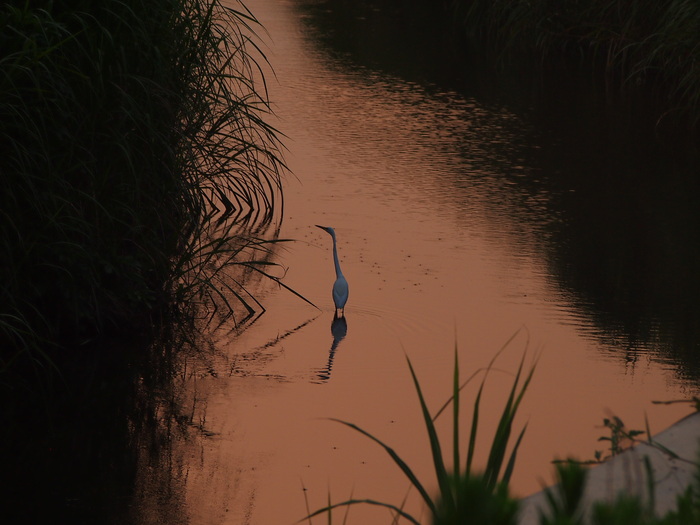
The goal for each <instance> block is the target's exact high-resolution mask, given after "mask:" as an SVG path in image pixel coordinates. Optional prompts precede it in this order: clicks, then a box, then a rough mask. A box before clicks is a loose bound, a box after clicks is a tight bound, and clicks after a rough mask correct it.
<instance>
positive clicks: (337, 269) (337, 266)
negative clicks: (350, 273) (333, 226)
mask: <svg viewBox="0 0 700 525" xmlns="http://www.w3.org/2000/svg"><path fill="white" fill-rule="evenodd" d="M331 237H333V262H334V263H335V276H336V277H342V276H343V272H341V271H340V261H339V260H338V248H337V246H336V242H335V235H333V234H331Z"/></svg>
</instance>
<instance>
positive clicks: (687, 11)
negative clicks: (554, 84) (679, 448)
mask: <svg viewBox="0 0 700 525" xmlns="http://www.w3.org/2000/svg"><path fill="white" fill-rule="evenodd" d="M446 2H447V4H448V5H449V6H450V8H451V12H452V14H453V15H454V17H455V19H456V22H457V24H458V26H459V27H460V28H462V30H463V31H465V32H466V33H467V34H468V35H469V36H470V37H472V38H473V39H474V40H476V41H480V42H485V43H487V44H488V45H489V47H491V48H492V49H493V50H494V51H495V54H496V55H497V56H501V57H503V56H506V55H513V54H516V55H519V56H522V55H523V53H527V54H530V55H533V56H535V57H537V58H538V59H540V60H547V59H549V58H554V59H562V58H563V59H567V60H568V59H574V60H577V61H578V60H582V61H583V62H586V63H589V64H596V65H600V66H601V67H602V69H603V71H604V72H605V75H606V77H607V79H609V80H610V81H612V82H613V83H615V84H617V85H618V86H621V87H623V88H624V87H625V86H630V85H638V84H645V85H650V86H652V87H654V88H656V89H657V90H658V92H659V93H660V94H662V98H663V99H664V106H665V108H666V111H667V112H669V113H673V114H679V115H682V116H683V117H684V118H685V119H686V120H689V121H690V122H691V123H692V124H698V123H700V67H698V64H700V3H699V2H697V1H695V0H661V1H658V0H591V1H588V2H579V1H577V0H531V1H522V0H446Z"/></svg>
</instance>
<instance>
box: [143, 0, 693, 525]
mask: <svg viewBox="0 0 700 525" xmlns="http://www.w3.org/2000/svg"><path fill="white" fill-rule="evenodd" d="M363 5H364V4H363ZM377 5H380V4H377ZM248 6H249V7H250V9H251V10H252V12H253V13H254V14H255V15H256V16H257V17H258V18H259V19H260V21H261V23H262V25H263V26H264V27H265V29H266V31H267V34H266V35H263V37H262V38H263V41H264V44H263V50H264V51H265V53H266V55H267V57H268V59H269V60H270V62H271V65H272V67H273V68H274V71H275V77H274V78H273V77H270V78H269V79H268V87H269V90H270V97H271V99H272V100H273V103H274V109H275V112H276V115H277V117H278V118H279V121H278V122H276V123H275V124H276V125H277V126H278V128H279V129H280V131H281V132H283V133H284V134H285V135H286V137H287V138H286V139H285V145H286V146H287V148H288V152H287V156H286V159H287V162H288V164H289V166H290V168H291V170H292V172H293V173H294V174H295V176H296V179H295V178H290V179H289V180H288V182H287V186H286V190H285V211H284V217H283V222H282V226H281V232H280V236H281V237H282V238H286V239H295V242H291V243H286V244H284V245H281V246H279V247H278V249H277V251H276V253H275V257H274V260H275V262H277V263H279V265H281V266H280V268H278V273H277V275H280V276H281V275H284V280H283V282H284V283H285V284H287V285H288V286H290V287H292V288H293V289H294V290H296V291H298V292H299V293H301V294H302V295H304V296H305V297H306V298H308V299H309V300H311V301H312V302H313V303H315V304H316V305H318V307H319V308H320V310H318V309H315V308H313V307H312V306H310V305H309V304H307V303H305V302H303V301H301V300H300V299H299V298H298V297H296V296H295V295H293V294H291V293H289V292H288V291H286V290H284V289H282V288H280V287H278V286H277V285H274V284H273V283H269V282H265V281H262V282H261V283H259V285H257V286H256V287H255V290H252V291H253V293H254V294H255V295H256V297H257V299H258V300H259V301H261V303H262V304H264V306H265V308H266V309H267V311H266V313H265V314H264V315H263V316H261V317H260V318H258V320H257V321H256V322H255V323H253V324H252V325H250V326H249V327H248V328H247V329H246V330H245V331H244V332H242V333H236V332H234V331H232V330H231V329H230V328H231V327H230V326H228V327H227V326H225V327H223V328H222V329H219V330H217V331H215V332H213V333H211V334H209V336H210V338H211V341H212V345H211V348H210V349H209V350H208V351H207V352H205V353H204V354H200V355H198V356H196V357H190V358H187V359H186V361H185V362H184V363H183V366H182V370H183V373H182V374H181V377H179V378H178V379H177V381H178V382H179V384H180V387H181V389H182V391H183V394H182V396H181V402H182V403H183V407H182V409H181V410H182V412H183V413H187V414H189V415H190V416H191V419H192V421H195V422H197V425H196V426H197V429H198V431H197V432H192V431H191V432H189V433H186V435H184V436H183V437H181V438H178V437H177V436H178V435H179V434H178V433H176V432H174V433H173V436H172V438H173V443H172V450H171V451H170V453H169V454H168V456H167V458H162V459H161V461H160V464H159V466H158V467H157V468H155V469H154V468H153V463H152V462H150V463H148V462H146V463H148V466H146V463H144V466H143V467H142V468H141V470H140V472H139V474H138V476H137V480H138V481H137V490H138V492H139V493H140V494H142V496H141V501H139V502H138V505H137V509H138V512H137V513H138V514H139V516H140V517H139V520H140V521H141V522H142V523H155V522H157V521H158V520H159V519H162V517H163V515H166V516H169V517H170V518H171V519H172V517H173V516H174V515H177V517H178V519H179V520H181V521H182V522H186V523H190V524H193V525H199V524H201V525H204V524H212V523H217V524H236V525H238V524H244V523H245V524H251V525H258V524H266V525H267V524H291V523H295V522H296V521H297V520H299V519H300V518H302V517H303V516H304V515H305V514H306V512H307V503H306V502H305V500H306V499H308V506H309V507H310V508H311V510H314V509H316V508H319V507H321V506H323V505H325V504H326V503H327V500H328V497H329V495H330V497H331V499H332V500H333V501H342V500H345V499H348V498H350V497H354V498H372V499H377V500H381V501H386V502H390V503H394V504H398V505H400V504H401V502H402V500H403V498H404V496H405V495H406V493H407V490H408V486H409V483H408V482H407V480H406V479H405V478H404V477H403V475H402V474H401V473H400V472H399V471H398V469H397V468H396V467H395V466H394V465H393V463H392V462H391V460H390V459H389V458H388V456H386V454H385V453H384V452H383V451H382V450H381V449H380V448H379V447H378V446H377V445H376V444H373V443H371V442H370V441H369V440H367V439H366V438H364V437H363V436H361V435H359V434H358V433H355V432H353V431H352V430H350V429H348V428H346V427H344V426H342V425H340V424H338V423H335V422H332V421H329V420H328V418H339V419H343V420H346V421H350V422H353V423H356V424H358V425H359V426H361V427H363V428H364V429H366V430H368V431H369V432H371V433H373V434H375V435H376V436H378V437H379V438H381V439H382V440H384V441H385V442H386V443H388V444H390V445H391V446H393V447H394V448H395V450H396V451H397V452H398V453H399V454H400V455H401V456H402V457H403V458H404V459H405V460H406V461H407V462H408V463H409V464H410V465H411V466H413V467H414V469H415V472H416V473H417V475H418V476H419V477H420V478H421V479H424V480H425V483H426V485H428V486H429V487H431V489H434V488H435V483H434V480H433V477H432V471H431V462H430V457H429V453H430V452H429V448H428V445H427V437H426V435H425V430H424V428H423V425H422V423H421V419H420V417H421V416H420V412H419V406H418V401H417V397H416V395H415V390H414V388H413V385H412V382H411V379H410V375H409V372H408V368H407V364H406V359H405V356H409V357H410V359H411V361H412V362H413V365H414V367H415V369H416V371H417V374H418V377H419V379H420V381H421V384H422V386H423V388H424V392H425V394H426V397H427V400H428V403H429V405H430V406H431V407H432V408H433V409H434V410H436V409H437V408H438V407H439V406H440V405H441V404H442V403H443V402H444V401H446V400H447V398H448V396H449V393H450V381H451V370H452V366H453V357H454V351H455V345H457V348H458V352H459V362H460V368H461V370H462V374H463V376H464V377H465V378H466V377H468V375H469V374H471V373H472V372H474V371H476V370H478V369H480V368H482V367H485V366H486V365H487V364H488V363H489V361H490V360H491V359H492V357H493V356H494V355H495V353H496V352H497V351H498V350H499V349H500V348H501V347H502V346H503V345H504V344H505V343H506V341H507V340H508V339H509V338H510V337H511V336H513V335H514V334H515V337H514V339H513V341H512V342H511V343H510V344H509V345H507V346H506V348H505V350H504V352H503V354H502V355H501V357H500V358H499V360H498V361H497V364H496V367H497V368H498V371H494V372H493V373H492V375H491V376H490V379H489V382H488V388H487V389H486V392H485V400H484V403H485V404H484V407H483V409H482V410H483V416H482V422H481V424H482V426H483V427H482V431H483V434H482V439H481V440H480V441H479V443H478V445H477V446H478V447H480V449H477V455H479V454H480V455H479V460H480V461H484V460H485V456H486V453H487V451H486V446H487V445H488V444H489V440H490V436H491V435H492V433H493V431H494V429H495V423H496V421H497V418H498V416H499V415H500V409H501V407H502V404H503V402H504V397H505V395H506V394H507V390H508V388H509V386H510V382H511V381H512V378H513V377H512V374H513V373H514V372H515V370H516V368H517V364H518V362H519V360H520V359H521V358H522V356H523V354H524V353H526V363H527V364H529V363H532V362H533V361H534V360H537V369H536V372H535V376H534V379H533V382H532V384H531V387H530V389H529V391H528V393H527V394H526V397H525V401H524V404H523V406H522V408H521V413H520V416H519V418H518V420H517V427H518V428H520V427H521V426H522V425H524V424H526V423H527V425H528V428H527V432H526V435H525V440H524V442H523V444H522V447H521V452H520V456H519V460H518V464H517V465H516V470H515V474H514V478H513V481H512V489H513V491H514V492H515V493H516V494H518V495H523V496H524V495H527V494H529V493H531V492H534V491H537V490H538V489H539V488H540V487H541V483H543V482H549V481H550V480H551V471H552V466H551V464H550V461H551V460H552V459H554V458H557V457H558V458H563V457H567V456H574V457H577V458H579V459H590V458H592V457H593V453H594V451H595V450H596V449H599V450H601V449H604V448H605V446H604V444H603V443H599V442H598V441H597V439H598V437H600V436H601V435H604V434H605V429H603V428H602V426H601V424H602V420H603V418H604V417H609V416H610V415H611V414H615V415H618V416H619V417H621V418H622V419H623V420H624V421H625V422H626V423H627V424H628V426H629V427H630V428H634V429H643V428H644V418H645V416H646V417H648V419H649V422H650V425H651V429H652V431H653V432H658V431H660V430H662V429H663V428H665V427H666V426H668V425H669V424H671V423H673V422H674V421H676V420H677V419H679V418H680V417H682V416H683V415H685V414H686V413H688V412H689V408H688V407H687V406H670V407H669V406H665V407H660V406H657V405H653V404H652V401H653V400H667V399H678V398H685V397H688V396H690V395H693V394H696V393H697V390H698V388H697V387H698V372H699V370H700V368H699V367H698V355H699V353H698V350H699V349H698V343H697V335H698V320H699V319H700V315H699V314H700V311H699V308H698V305H697V301H696V297H697V295H698V294H697V292H698V288H699V286H698V284H699V281H698V277H697V268H698V267H699V265H698V262H700V261H699V260H698V259H699V257H698V246H699V244H698V240H699V239H698V237H699V235H698V225H699V224H700V221H699V220H698V218H699V217H698V211H697V208H696V206H695V203H696V202H697V198H696V197H697V195H698V187H697V185H698V182H697V177H696V176H695V175H696V174H697V167H698V163H697V158H694V157H693V155H694V154H693V153H692V150H690V149H688V148H681V147H678V143H677V141H676V140H675V139H669V138H668V136H667V135H664V136H654V133H653V131H652V130H651V129H650V128H648V127H647V126H646V123H644V122H639V123H637V122H636V121H634V120H633V118H632V116H630V115H629V114H628V113H626V112H625V111H624V110H620V109H618V110H616V111H618V113H617V114H615V113H614V112H613V111H612V110H609V109H606V107H607V106H606V104H605V94H604V93H597V92H596V91H595V90H593V89H592V88H590V87H589V86H586V85H584V84H582V82H581V80H580V78H574V77H573V76H571V77H568V80H567V76H566V75H564V74H561V75H560V76H559V77H558V79H557V81H556V83H552V82H550V81H549V80H548V79H547V78H545V79H544V80H540V81H534V80H528V75H526V74H522V72H516V73H512V72H510V73H508V72H503V73H501V74H499V75H495V74H492V73H488V72H486V71H481V72H480V70H478V69H470V68H469V67H466V66H464V64H465V63H466V62H459V61H458V60H461V59H463V58H464V57H456V56H449V55H448V56H445V55H444V53H443V55H442V56H439V55H438V52H437V51H435V50H434V49H436V48H439V45H438V44H436V45H435V46H431V45H426V40H425V38H426V35H428V37H429V38H428V40H429V41H431V42H436V41H439V40H440V39H442V38H444V36H442V35H441V33H439V32H438V33H436V35H438V36H434V35H432V36H431V35H430V27H429V26H427V25H417V23H416V22H415V21H413V20H411V19H408V18H404V17H400V16H396V15H395V14H393V13H391V12H387V11H385V10H382V9H381V8H379V7H377V6H374V8H364V7H359V6H355V5H354V4H353V7H352V10H351V11H350V12H343V11H342V10H339V9H338V8H336V7H334V3H331V2H326V1H323V0H319V1H313V2H311V1H305V0H298V1H293V0H287V1H278V0H254V1H250V2H248ZM423 22H425V20H423ZM417 28H418V29H417ZM419 29H424V30H425V32H426V33H425V34H423V35H421V32H420V30H419ZM433 36H434V38H433ZM419 37H420V38H419ZM421 38H423V39H424V40H421ZM451 61H453V62H451ZM459 64H462V65H461V66H460V65H459ZM617 107H618V108H619V107H623V106H619V105H618V106H617ZM316 224H321V225H324V226H332V227H334V228H335V229H336V233H337V235H338V250H339V254H340V260H341V264H342V267H343V271H344V273H345V275H346V277H347V279H348V281H349V283H350V300H349V302H348V306H347V308H346V320H347V327H346V331H345V330H344V331H343V332H344V334H345V335H344V336H343V334H342V333H341V334H340V335H339V334H338V331H336V333H335V335H334V334H333V333H332V332H331V322H332V319H333V304H332V300H331V294H330V290H331V285H332V282H333V280H334V278H335V276H334V273H333V262H332V256H331V239H330V237H329V236H328V235H327V234H326V233H325V232H323V231H321V230H319V229H318V228H316V227H315V226H314V225H316ZM334 337H335V339H336V340H335V341H334ZM471 386H472V388H467V389H465V398H464V400H463V405H464V408H465V417H464V421H465V422H466V421H467V420H468V419H469V416H470V414H469V409H470V406H471V402H472V400H473V398H474V395H475V390H476V387H478V384H476V383H475V384H474V385H471ZM442 423H443V425H442V426H441V429H442V431H444V434H443V435H444V437H445V439H449V433H448V432H447V430H448V426H447V424H448V423H449V422H448V421H447V420H445V421H444V422H442ZM464 435H466V431H465V433H464ZM166 459H167V460H166ZM164 480H167V482H166V481H164ZM163 486H167V487H168V498H165V499H164V497H163V491H162V487H163ZM303 488H304V489H305V490H303ZM164 501H171V502H175V504H174V505H171V506H170V507H169V506H168V505H169V504H168V505H166V504H165V503H164ZM406 509H408V510H410V511H412V512H414V513H415V514H416V515H420V513H421V511H420V505H419V502H418V498H417V495H416V494H415V493H409V496H408V502H407V503H406ZM335 519H338V518H335ZM317 522H318V523H325V522H326V521H325V518H320V519H317ZM389 522H390V519H389V518H388V517H387V514H386V512H385V511H381V509H379V510H378V509H376V508H361V507H354V508H353V509H352V510H351V512H350V517H349V520H348V523H378V524H379V523H389Z"/></svg>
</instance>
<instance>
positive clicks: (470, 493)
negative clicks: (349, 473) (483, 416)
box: [308, 335, 534, 524]
mask: <svg viewBox="0 0 700 525" xmlns="http://www.w3.org/2000/svg"><path fill="white" fill-rule="evenodd" d="M514 337H515V335H514V336H513V337H511V339H509V341H508V343H506V345H504V346H503V348H501V350H500V351H499V352H498V353H497V354H496V356H494V358H493V359H492V360H491V362H490V363H489V365H488V367H487V368H486V370H485V372H484V378H483V380H482V382H481V385H480V387H479V391H478V393H477V396H476V400H475V402H474V406H473V415H472V421H471V430H470V434H469V439H468V441H467V449H466V460H464V464H463V465H464V466H462V461H463V459H462V446H461V438H460V434H459V422H460V393H461V390H462V389H463V388H464V387H465V386H466V385H467V384H468V383H469V382H470V381H471V380H472V379H474V378H475V377H476V375H477V373H478V372H477V373H475V374H472V376H471V377H469V379H468V380H467V381H465V382H464V383H462V382H461V380H460V376H459V360H458V354H457V349H456V348H455V359H454V374H453V381H452V396H451V397H450V399H449V400H448V401H447V402H446V403H445V404H444V405H443V406H442V408H440V410H438V411H437V413H436V414H435V416H433V415H431V413H430V411H429V409H428V407H427V405H426V403H425V398H424V396H423V392H422V389H421V386H420V383H419V381H418V378H417V376H416V374H415V371H414V369H413V365H412V364H411V361H410V360H408V359H407V361H408V367H409V370H410V372H411V377H412V378H413V383H414V386H415V388H416V392H417V394H418V400H419V402H420V407H421V412H422V414H423V421H424V423H425V428H426V430H427V432H428V438H429V442H430V450H431V454H432V459H433V468H434V471H435V475H436V477H437V481H438V486H439V495H438V496H437V497H436V498H433V497H431V496H430V494H428V491H427V490H426V488H425V486H424V485H423V483H422V482H421V481H420V480H419V479H418V477H417V476H416V475H415V473H414V472H413V470H412V469H411V468H410V466H409V465H408V464H407V463H406V462H405V461H404V460H403V459H402V458H401V457H400V456H399V455H398V454H397V453H396V452H395V451H394V449H393V448H391V447H390V446H389V445H387V444H386V443H384V442H383V441H381V440H380V439H378V438H377V437H375V436H374V435H372V434H370V433H369V432H367V431H365V430H363V429H362V428H360V427H358V426H357V425H354V424H353V423H348V422H346V421H341V420H337V419H334V421H338V422H340V423H342V424H344V425H346V426H348V427H350V428H352V429H354V430H356V431H357V432H359V433H361V434H363V435H364V436H366V437H368V438H369V439H371V440H372V441H374V442H375V443H377V444H378V445H380V446H381V447H382V448H384V450H385V451H386V452H387V454H389V456H390V457H391V459H392V460H393V461H394V463H395V464H396V465H397V466H398V467H399V468H400V469H401V471H402V472H403V473H404V475H405V476H406V477H407V478H408V480H409V481H410V483H411V486H412V487H413V488H415V489H416V490H417V491H418V493H419V494H420V496H421V498H422V499H423V502H424V503H425V505H426V507H427V508H428V511H429V513H430V515H431V517H432V520H433V523H436V524H449V523H469V522H470V521H469V520H475V519H477V518H478V519H479V520H481V521H473V522H475V523H491V524H499V523H503V524H505V523H514V522H515V521H514V520H515V517H516V514H517V508H518V507H517V502H516V501H515V500H514V499H512V498H511V497H510V496H509V494H508V483H509V481H510V477H511V475H512V473H513V468H514V466H515V460H516V457H517V452H518V449H519V447H520V443H521V441H522V438H523V436H524V433H525V428H523V429H522V430H521V431H520V433H519V434H518V435H517V437H516V439H515V442H514V444H513V445H512V449H511V451H510V454H509V455H508V454H507V450H508V448H509V446H510V442H511V432H512V428H513V421H514V419H515V416H516V413H517V411H518V407H519V406H520V403H521V401H522V398H523V395H524V394H525V391H526V390H527V387H528V385H529V383H530V380H531V378H532V374H533V373H534V366H533V367H532V368H531V369H530V370H529V372H527V373H526V374H525V375H524V376H523V366H524V359H525V356H524V355H523V359H522V360H521V362H520V365H519V367H518V371H517V373H516V375H515V379H514V380H513V385H512V387H511V390H510V393H509V396H508V399H507V401H506V403H505V406H504V408H503V412H502V414H501V418H500V420H499V422H498V425H497V427H496V432H495V434H494V437H493V440H492V444H491V449H490V452H489V455H488V459H487V463H486V467H485V468H484V470H483V471H482V472H477V471H476V469H475V468H474V466H473V460H474V452H475V446H476V439H477V434H478V430H479V417H480V415H479V410H480V406H481V396H482V393H483V389H484V386H485V384H486V379H487V378H488V375H489V372H490V371H491V370H492V369H493V365H494V363H495V361H496V359H497V358H498V356H499V355H500V354H501V352H502V351H503V350H504V349H505V348H506V346H507V345H508V344H509V343H510V342H511V341H512V340H513V338H514ZM521 379H522V382H521ZM450 403H452V409H453V410H452V450H453V457H452V466H451V468H450V469H449V470H448V467H447V465H446V463H445V459H444V457H443V453H442V444H441V442H440V439H439V438H438V435H437V430H436V428H435V420H436V418H437V417H439V416H440V414H442V412H443V411H444V410H445V409H447V408H448V406H449V405H450ZM355 504H369V505H377V506H380V507H385V508H388V509H390V510H391V511H392V512H393V513H394V514H395V518H398V517H401V518H404V519H406V520H408V521H410V522H411V523H414V524H417V523H419V522H418V520H417V519H416V518H415V517H413V516H412V515H410V514H409V513H407V512H405V511H404V510H403V508H402V506H397V505H392V504H389V503H384V502H379V501H376V500H372V499H350V500H347V501H344V502H341V503H336V504H330V503H329V505H328V506H326V507H324V508H322V509H319V510H317V511H316V512H313V513H311V514H309V516H308V519H309V520H310V519H311V518H312V517H314V516H317V515H319V514H323V513H329V514H330V513H331V511H332V510H333V509H334V508H337V507H341V506H348V505H355Z"/></svg>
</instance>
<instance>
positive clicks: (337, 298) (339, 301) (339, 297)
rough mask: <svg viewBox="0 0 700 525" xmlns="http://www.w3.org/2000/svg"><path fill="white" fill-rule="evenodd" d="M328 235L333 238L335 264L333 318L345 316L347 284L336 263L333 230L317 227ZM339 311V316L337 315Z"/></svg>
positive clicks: (336, 252) (336, 255)
mask: <svg viewBox="0 0 700 525" xmlns="http://www.w3.org/2000/svg"><path fill="white" fill-rule="evenodd" d="M316 227H317V228H321V229H322V230H325V231H326V232H328V233H329V234H330V236H331V237H332V238H333V262H334V263H335V282H334V283H333V302H334V303H335V317H344V316H345V303H347V302H348V282H347V281H346V280H345V276H344V275H343V272H342V271H341V270H340V262H339V261H338V248H337V243H336V240H335V230H334V229H333V228H331V227H330V226H319V225H318V224H317V225H316ZM338 311H340V315H338Z"/></svg>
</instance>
